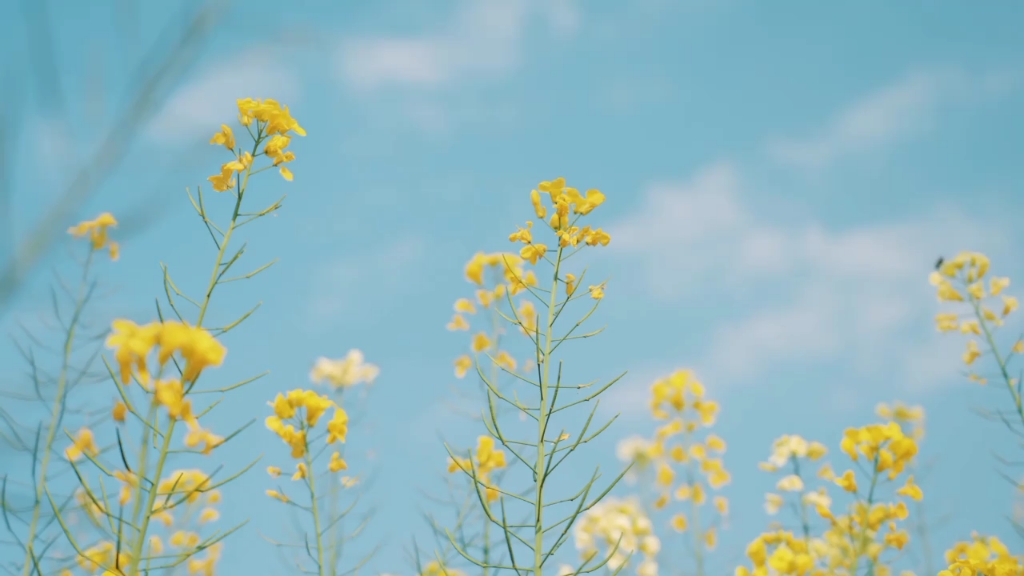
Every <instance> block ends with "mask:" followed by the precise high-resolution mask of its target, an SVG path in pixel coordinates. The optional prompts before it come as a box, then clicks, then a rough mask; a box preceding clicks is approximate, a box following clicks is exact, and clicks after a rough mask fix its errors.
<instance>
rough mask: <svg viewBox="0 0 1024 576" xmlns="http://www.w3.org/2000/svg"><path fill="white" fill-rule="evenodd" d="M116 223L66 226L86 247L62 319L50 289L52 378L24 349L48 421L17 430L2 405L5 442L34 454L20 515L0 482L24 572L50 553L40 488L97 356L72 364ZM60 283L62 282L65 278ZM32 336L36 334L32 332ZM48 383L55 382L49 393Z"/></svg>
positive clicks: (105, 219)
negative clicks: (55, 328) (57, 343)
mask: <svg viewBox="0 0 1024 576" xmlns="http://www.w3.org/2000/svg"><path fill="white" fill-rule="evenodd" d="M116 227H117V219H115V218H114V216H113V215H111V214H110V213H109V212H104V213H103V214H100V215H99V216H97V217H96V218H94V219H92V220H86V221H83V222H80V223H79V224H77V225H75V226H72V227H71V228H69V229H68V234H70V235H72V236H73V237H75V238H85V239H87V240H88V248H87V254H86V258H85V262H84V264H83V266H82V273H81V276H80V277H79V281H78V285H77V287H76V288H74V289H71V288H68V287H66V286H65V290H64V291H65V292H66V294H67V296H68V297H69V298H70V300H71V311H70V314H68V315H67V317H66V319H65V314H64V313H63V312H62V310H61V305H60V301H59V298H58V296H57V293H56V291H54V293H53V304H54V314H55V316H56V318H57V320H58V321H59V322H60V324H61V327H62V329H63V335H62V336H63V342H62V343H61V347H60V352H59V357H60V368H59V369H58V370H57V374H56V375H55V377H54V378H53V380H52V381H50V380H49V379H48V378H47V377H46V376H45V375H44V370H43V369H42V368H41V367H40V366H39V365H38V359H37V358H36V356H35V354H33V353H31V352H28V351H23V352H24V356H25V358H26V359H28V361H29V363H30V368H31V374H32V378H33V387H34V389H35V390H36V396H35V397H33V398H32V400H39V401H43V402H46V403H48V404H49V408H50V416H49V420H47V421H46V422H45V423H42V422H41V423H40V424H39V425H38V426H33V427H31V428H28V427H25V429H21V428H22V427H23V426H24V425H21V424H19V423H18V422H17V420H16V419H14V418H13V416H12V414H11V413H10V412H9V411H8V410H2V409H0V418H2V419H3V421H4V423H5V424H6V425H7V427H8V428H9V429H10V431H11V434H10V436H8V435H6V434H5V435H4V436H5V438H4V439H5V440H7V441H8V443H9V444H10V445H11V448H13V449H15V450H17V451H20V452H25V453H28V454H31V459H32V470H31V483H30V484H29V485H30V486H31V490H32V503H31V506H30V507H29V508H28V509H27V510H26V511H25V513H24V515H22V514H18V513H17V511H15V510H13V507H12V506H11V505H10V502H9V498H8V478H7V476H4V478H3V481H2V487H0V508H2V513H3V515H4V525H5V526H7V527H8V528H9V529H10V530H11V535H12V537H13V538H14V542H17V543H19V544H22V546H21V547H22V552H23V554H24V556H23V560H22V563H21V564H20V565H19V567H20V572H21V574H23V575H24V576H28V575H30V574H42V573H43V569H42V565H43V564H44V557H45V556H47V555H50V554H47V548H49V547H50V546H49V545H48V544H47V543H46V540H50V538H48V537H46V536H45V535H44V533H45V532H46V528H47V526H48V525H49V524H51V522H49V521H48V520H49V517H48V515H47V513H46V509H48V508H49V504H48V503H46V502H45V501H44V498H43V496H44V490H43V488H44V486H45V485H46V481H47V480H48V479H49V478H50V477H51V474H52V471H53V470H52V469H53V465H54V464H57V463H55V462H54V461H53V456H54V454H55V453H57V452H58V451H57V450H56V449H55V444H56V442H57V438H58V435H60V431H61V429H62V428H63V423H64V420H65V417H66V415H67V414H68V412H69V406H68V397H69V394H70V392H71V389H72V388H73V387H74V386H75V385H76V384H79V383H81V382H83V381H84V380H86V379H87V378H88V370H89V368H90V366H91V364H92V362H93V358H95V356H93V357H92V358H90V359H89V360H88V361H87V362H86V363H85V365H84V366H81V367H76V366H74V356H75V352H76V351H78V346H79V343H80V341H81V340H82V332H83V329H85V328H86V327H85V326H84V325H83V323H84V315H85V310H86V307H87V305H88V304H89V303H90V302H91V300H92V296H93V294H94V291H95V288H96V280H95V279H94V278H93V277H92V276H91V272H92V271H93V265H94V262H95V253H96V252H98V251H101V250H108V251H109V253H110V258H111V259H112V260H117V259H118V256H119V253H120V246H119V244H118V243H117V242H114V241H113V240H112V239H111V238H110V232H109V230H110V229H111V228H116ZM61 284H62V285H63V284H64V283H63V281H61ZM30 338H32V339H33V340H34V339H35V338H34V337H33V336H32V335H30ZM86 339H87V340H88V339H89V338H88V335H86ZM48 385H52V386H53V389H52V396H51V395H50V390H49V386H48ZM30 435H31V437H32V438H33V439H32V440H31V441H29V439H28V438H29V436H30ZM12 516H13V517H17V518H18V519H19V520H21V521H22V522H23V523H24V524H25V525H26V526H27V529H26V531H25V532H24V533H17V532H16V531H15V530H14V529H13V525H12V523H11V517H12Z"/></svg>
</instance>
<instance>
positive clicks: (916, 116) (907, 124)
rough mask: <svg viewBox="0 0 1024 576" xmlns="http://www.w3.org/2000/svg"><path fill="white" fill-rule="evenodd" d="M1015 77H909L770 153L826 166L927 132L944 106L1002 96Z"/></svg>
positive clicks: (776, 144) (798, 163) (949, 73)
mask: <svg viewBox="0 0 1024 576" xmlns="http://www.w3.org/2000/svg"><path fill="white" fill-rule="evenodd" d="M1017 78H1018V76H1017V74H1015V73H1011V72H996V73H990V74H983V75H968V74H965V73H963V72H960V71H956V70H944V71H930V72H914V73H910V74H908V75H906V76H904V77H903V78H901V79H900V80H898V81H897V82H895V83H894V84H891V85H889V86H885V87H883V88H881V89H879V90H877V91H875V92H872V93H870V94H868V95H866V96H864V97H863V98H861V99H860V100H858V101H856V102H853V103H852V104H851V105H849V106H848V107H846V108H845V109H843V110H841V111H840V112H839V113H838V114H837V115H836V116H835V117H834V118H833V119H832V121H831V122H830V123H829V124H828V126H827V127H826V128H825V129H824V130H822V131H821V132H819V133H818V134H816V135H813V136H809V137H805V138H779V139H776V140H773V141H771V142H770V143H769V145H768V152H769V154H770V155H771V156H772V157H773V158H774V159H775V160H777V161H779V162H780V163H783V164H788V165H792V166H795V167H798V168H805V169H817V168H823V167H825V166H827V165H829V164H831V163H833V162H834V161H835V160H837V159H838V158H840V157H842V156H846V155H849V154H856V153H860V152H864V151H868V150H874V149H877V148H880V147H883V146H886V145H888V144H890V143H893V142H896V141H899V140H902V139H905V138H908V137H911V136H914V135H916V134H920V133H921V132H924V131H927V130H928V129H930V128H931V126H932V124H933V123H934V121H935V116H936V115H937V114H938V112H939V111H940V110H941V109H942V108H944V107H947V106H951V105H957V104H967V103H972V102H975V101H977V100H979V99H986V98H991V97H998V96H1000V95H1003V94H1005V93H1006V92H1008V91H1009V90H1012V89H1013V88H1014V87H1015V85H1016V83H1017Z"/></svg>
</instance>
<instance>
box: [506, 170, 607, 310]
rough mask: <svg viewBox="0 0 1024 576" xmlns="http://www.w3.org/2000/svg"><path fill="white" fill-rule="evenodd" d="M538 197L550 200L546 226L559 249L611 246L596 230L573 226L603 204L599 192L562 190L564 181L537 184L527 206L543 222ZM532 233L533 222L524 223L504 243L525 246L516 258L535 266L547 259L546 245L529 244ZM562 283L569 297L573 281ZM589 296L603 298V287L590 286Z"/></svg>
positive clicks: (544, 208)
mask: <svg viewBox="0 0 1024 576" xmlns="http://www.w3.org/2000/svg"><path fill="white" fill-rule="evenodd" d="M541 194H545V195H547V196H548V197H549V198H550V201H551V204H550V208H551V212H552V214H551V218H550V219H549V220H547V221H546V223H547V225H548V226H549V227H550V228H551V230H552V231H553V232H554V233H555V235H556V236H557V237H558V246H559V248H570V247H571V248H577V247H580V246H582V245H586V246H607V245H608V243H609V242H611V239H612V238H611V236H609V235H608V233H607V232H605V231H604V230H602V229H600V228H591V227H590V226H583V227H580V226H577V224H578V222H579V219H580V218H581V217H583V216H586V215H588V214H590V213H591V212H592V211H593V210H594V209H595V208H597V207H598V206H600V205H601V204H603V203H604V200H605V196H604V194H602V193H601V191H600V190H594V189H591V190H587V192H586V194H581V193H580V191H579V190H577V189H576V188H572V187H570V186H566V183H565V178H555V179H554V180H551V181H544V182H541V183H540V184H538V185H537V190H533V191H531V192H530V202H531V203H532V204H533V210H534V212H535V213H536V214H537V218H540V219H541V220H544V219H545V218H547V215H548V207H549V206H548V205H547V204H545V203H544V201H543V199H542V198H541ZM570 213H571V215H570ZM532 229H533V222H532V221H527V222H526V228H518V229H517V230H516V231H515V232H513V233H512V234H511V235H509V237H508V239H509V241H510V242H517V243H522V244H525V246H523V247H522V248H521V249H520V250H519V255H520V256H521V257H522V258H523V259H525V260H527V261H528V262H529V263H530V264H536V263H537V261H538V260H540V259H541V258H544V257H545V256H546V255H547V252H548V247H547V245H546V244H541V243H537V242H534V241H533V231H532ZM562 280H563V282H564V283H565V292H566V295H567V296H572V294H573V292H575V291H576V277H575V276H573V275H572V274H566V275H565V277H564V278H563V279H562ZM589 293H590V297H591V298H593V299H595V300H600V299H601V298H604V285H603V284H601V285H591V286H590V287H589Z"/></svg>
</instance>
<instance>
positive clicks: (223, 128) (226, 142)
mask: <svg viewBox="0 0 1024 576" xmlns="http://www.w3.org/2000/svg"><path fill="white" fill-rule="evenodd" d="M210 144H220V145H221V146H223V147H225V148H227V149H228V150H230V151H232V152H233V151H234V150H235V133H234V132H232V131H231V127H230V126H228V125H227V124H221V125H220V132H217V133H216V134H214V135H213V138H211V139H210Z"/></svg>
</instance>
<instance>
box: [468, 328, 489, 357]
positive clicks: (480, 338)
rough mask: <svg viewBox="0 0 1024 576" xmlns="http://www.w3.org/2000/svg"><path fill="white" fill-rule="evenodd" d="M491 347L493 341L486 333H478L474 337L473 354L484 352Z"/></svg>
mask: <svg viewBox="0 0 1024 576" xmlns="http://www.w3.org/2000/svg"><path fill="white" fill-rule="evenodd" d="M490 347H491V339H490V338H488V337H487V334H486V333H484V332H478V333H477V334H476V336H473V346H472V348H473V352H483V351H484V350H488V349H490Z"/></svg>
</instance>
